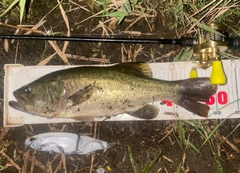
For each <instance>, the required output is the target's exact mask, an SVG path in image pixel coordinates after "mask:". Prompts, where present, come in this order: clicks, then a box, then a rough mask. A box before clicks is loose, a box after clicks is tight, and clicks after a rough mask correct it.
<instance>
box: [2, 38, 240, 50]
mask: <svg viewBox="0 0 240 173" xmlns="http://www.w3.org/2000/svg"><path fill="white" fill-rule="evenodd" d="M225 36H226V35H225ZM0 39H18V40H45V41H48V40H49V41H76V42H106V43H132V44H176V45H180V46H197V45H198V44H199V41H198V39H197V38H187V37H182V38H181V39H146V38H121V37H114V38H110V37H106V38H104V37H79V36H58V35H55V36H47V35H0ZM224 39H225V40H222V41H226V42H227V43H228V45H227V46H228V48H229V49H237V48H240V39H239V38H229V37H225V38H224Z"/></svg>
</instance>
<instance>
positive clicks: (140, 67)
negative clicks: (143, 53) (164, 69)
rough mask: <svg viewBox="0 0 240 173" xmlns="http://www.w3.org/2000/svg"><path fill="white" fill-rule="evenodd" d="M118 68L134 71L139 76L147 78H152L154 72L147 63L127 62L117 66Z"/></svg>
mask: <svg viewBox="0 0 240 173" xmlns="http://www.w3.org/2000/svg"><path fill="white" fill-rule="evenodd" d="M116 66H118V67H125V68H128V69H132V70H134V71H135V72H137V73H138V74H142V75H144V76H147V77H152V70H151V68H150V66H149V65H148V64H147V63H139V62H127V63H121V64H117V65H116Z"/></svg>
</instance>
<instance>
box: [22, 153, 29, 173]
mask: <svg viewBox="0 0 240 173" xmlns="http://www.w3.org/2000/svg"><path fill="white" fill-rule="evenodd" d="M29 152H30V149H29V148H28V150H27V151H26V152H25V153H24V154H23V155H24V162H23V166H22V173H25V172H27V165H28V160H29Z"/></svg>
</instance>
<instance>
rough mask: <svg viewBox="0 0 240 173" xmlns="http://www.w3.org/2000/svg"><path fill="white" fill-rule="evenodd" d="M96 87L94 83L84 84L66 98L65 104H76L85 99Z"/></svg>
mask: <svg viewBox="0 0 240 173" xmlns="http://www.w3.org/2000/svg"><path fill="white" fill-rule="evenodd" d="M98 89H99V87H97V86H96V85H95V83H94V84H91V85H88V86H86V87H85V88H83V89H81V90H79V91H77V92H76V93H74V94H73V95H71V96H69V97H68V98H67V106H76V105H79V104H81V103H83V102H85V101H87V100H88V99H89V98H90V97H91V96H92V95H93V93H94V92H95V91H97V90H98Z"/></svg>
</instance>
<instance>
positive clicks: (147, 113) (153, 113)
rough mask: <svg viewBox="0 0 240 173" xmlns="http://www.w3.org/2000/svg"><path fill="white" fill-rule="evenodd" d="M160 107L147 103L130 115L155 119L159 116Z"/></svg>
mask: <svg viewBox="0 0 240 173" xmlns="http://www.w3.org/2000/svg"><path fill="white" fill-rule="evenodd" d="M158 113H159V108H158V107H157V106H154V105H145V106H144V107H142V108H140V109H138V110H137V111H135V112H131V113H129V115H131V116H133V117H136V118H142V119H153V118H156V117H157V116H158Z"/></svg>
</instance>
